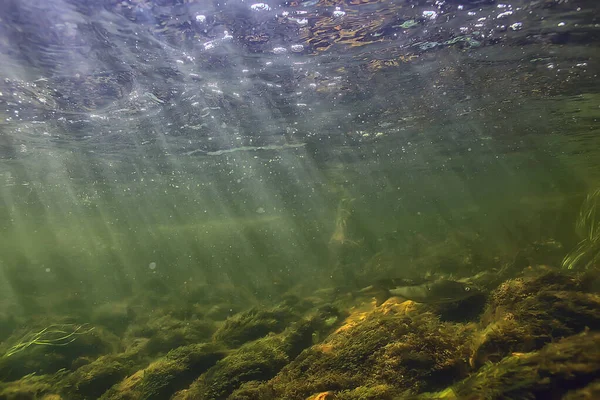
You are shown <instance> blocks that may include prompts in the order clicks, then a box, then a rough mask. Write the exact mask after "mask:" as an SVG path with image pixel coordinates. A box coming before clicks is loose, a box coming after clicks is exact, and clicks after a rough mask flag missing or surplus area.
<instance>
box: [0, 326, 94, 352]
mask: <svg viewBox="0 0 600 400" xmlns="http://www.w3.org/2000/svg"><path fill="white" fill-rule="evenodd" d="M93 330H94V327H93V326H92V327H90V326H89V324H81V325H76V324H52V325H49V326H47V327H45V328H44V329H42V330H40V331H37V332H29V333H27V334H26V335H25V336H23V338H22V339H21V340H20V341H19V343H17V344H15V345H14V346H12V347H10V348H9V349H8V350H7V351H6V352H5V353H4V355H2V357H0V358H7V357H10V356H13V355H15V354H17V353H19V352H21V351H23V350H25V349H27V348H29V347H31V346H66V345H68V344H69V343H73V342H74V341H75V340H77V338H78V337H79V336H81V335H85V334H88V333H90V332H91V331H93Z"/></svg>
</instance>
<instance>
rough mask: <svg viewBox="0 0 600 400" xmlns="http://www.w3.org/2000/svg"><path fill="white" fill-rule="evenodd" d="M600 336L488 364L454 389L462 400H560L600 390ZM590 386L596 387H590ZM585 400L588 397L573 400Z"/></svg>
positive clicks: (583, 337)
mask: <svg viewBox="0 0 600 400" xmlns="http://www.w3.org/2000/svg"><path fill="white" fill-rule="evenodd" d="M599 378H600V333H591V332H585V333H582V334H580V335H574V336H570V337H568V338H565V339H563V340H561V341H559V342H557V343H551V344H548V345H546V346H545V347H544V348H543V349H541V350H540V351H536V352H531V353H517V354H514V355H512V356H509V357H506V358H504V359H503V360H501V361H500V362H498V363H496V364H488V365H486V366H485V367H483V368H482V369H481V370H480V371H478V372H477V373H476V374H473V375H472V376H471V377H469V378H467V379H465V380H464V381H463V382H461V383H459V384H458V385H456V386H455V387H454V392H455V393H456V395H457V397H458V398H459V399H465V400H471V399H473V400H475V399H482V398H485V399H490V400H492V399H507V400H510V399H514V400H517V399H560V398H564V397H562V396H563V395H565V394H567V393H568V392H570V391H573V392H572V393H571V394H570V396H578V395H576V394H575V393H577V392H576V391H579V395H581V396H584V395H585V391H586V390H588V391H589V392H588V393H593V391H594V390H597V389H598V388H597V386H594V384H593V383H594V382H595V381H596V382H597V380H598V379H599ZM588 385H592V386H590V387H587V386H588ZM570 398H585V397H570Z"/></svg>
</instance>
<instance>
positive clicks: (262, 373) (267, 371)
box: [174, 335, 289, 400]
mask: <svg viewBox="0 0 600 400" xmlns="http://www.w3.org/2000/svg"><path fill="white" fill-rule="evenodd" d="M284 344H285V343H284V341H283V339H282V338H281V337H279V336H276V335H270V336H267V337H265V338H262V339H259V340H256V341H254V342H250V343H246V344H245V345H243V346H242V347H240V348H239V349H237V350H235V351H234V352H232V353H231V354H229V355H228V356H227V357H225V358H223V359H222V360H220V361H219V362H218V363H217V364H216V365H215V366H214V367H213V368H211V369H210V370H208V371H207V372H206V373H205V374H203V375H202V376H201V377H200V378H199V379H198V380H196V381H195V382H194V383H193V384H192V385H191V386H190V388H189V389H187V390H183V391H181V392H180V393H178V394H177V395H176V396H175V397H174V398H175V399H178V400H193V399H225V398H227V396H229V395H230V394H231V393H232V392H233V391H234V390H235V389H236V388H238V387H239V386H240V385H241V384H243V383H244V382H248V381H257V380H258V381H264V380H268V379H270V378H272V377H273V376H275V374H277V372H279V370H281V368H282V367H283V366H284V365H286V364H287V363H288V362H289V357H288V355H287V354H286V352H285V351H284V349H285V346H284Z"/></svg>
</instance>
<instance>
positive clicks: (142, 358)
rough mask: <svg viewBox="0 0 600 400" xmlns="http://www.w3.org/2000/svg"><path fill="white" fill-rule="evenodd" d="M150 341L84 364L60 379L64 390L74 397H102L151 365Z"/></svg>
mask: <svg viewBox="0 0 600 400" xmlns="http://www.w3.org/2000/svg"><path fill="white" fill-rule="evenodd" d="M147 344H148V340H140V341H138V342H137V343H136V344H135V345H134V346H131V347H129V348H128V349H127V350H126V351H124V352H122V353H118V354H108V355H105V356H101V357H99V358H96V359H95V360H93V361H92V362H90V363H88V364H86V365H83V366H81V367H80V368H78V369H77V370H76V371H75V372H73V373H71V374H69V375H67V376H66V377H65V378H64V379H63V380H62V381H61V382H60V386H61V393H63V394H64V396H65V397H66V398H69V399H72V400H75V399H90V398H93V399H97V398H99V397H100V396H101V395H102V394H103V393H105V392H106V391H107V390H108V389H109V388H110V387H112V386H113V385H115V384H116V383H118V382H120V381H121V380H122V379H123V378H125V377H126V376H128V375H130V374H132V373H133V372H135V371H137V370H139V369H141V368H143V366H145V365H147V364H148V359H147V357H146V353H147V352H146V349H145V347H146V346H147Z"/></svg>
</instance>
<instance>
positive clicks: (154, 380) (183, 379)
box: [99, 344, 225, 400]
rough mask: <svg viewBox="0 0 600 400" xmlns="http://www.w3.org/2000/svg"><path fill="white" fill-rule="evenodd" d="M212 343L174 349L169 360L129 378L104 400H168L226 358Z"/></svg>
mask: <svg viewBox="0 0 600 400" xmlns="http://www.w3.org/2000/svg"><path fill="white" fill-rule="evenodd" d="M224 355H225V353H224V352H223V351H222V350H221V349H220V348H218V347H217V346H215V345H212V344H193V345H189V346H183V347H180V348H178V349H175V350H171V351H170V352H169V353H168V354H167V355H166V356H165V357H163V358H161V359H159V360H156V361H154V362H152V363H151V364H150V365H148V366H147V367H146V368H144V369H141V370H139V371H137V372H135V373H134V374H132V375H130V376H128V377H127V378H126V379H124V380H123V381H122V382H120V383H119V384H117V385H115V386H113V387H112V388H111V389H110V390H109V391H107V392H106V393H105V394H104V395H102V396H101V397H99V398H101V399H106V400H125V399H157V400H160V399H168V398H169V397H170V396H171V395H172V394H173V393H175V392H176V391H178V390H180V389H183V388H185V387H187V386H188V385H189V384H190V383H191V382H192V381H193V380H194V379H196V378H197V377H198V376H199V375H200V374H201V373H202V372H204V371H206V370H207V369H209V368H210V367H212V366H213V365H215V363H216V362H217V361H218V360H220V359H222V358H223V357H224Z"/></svg>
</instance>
